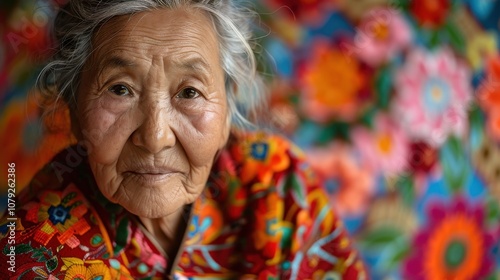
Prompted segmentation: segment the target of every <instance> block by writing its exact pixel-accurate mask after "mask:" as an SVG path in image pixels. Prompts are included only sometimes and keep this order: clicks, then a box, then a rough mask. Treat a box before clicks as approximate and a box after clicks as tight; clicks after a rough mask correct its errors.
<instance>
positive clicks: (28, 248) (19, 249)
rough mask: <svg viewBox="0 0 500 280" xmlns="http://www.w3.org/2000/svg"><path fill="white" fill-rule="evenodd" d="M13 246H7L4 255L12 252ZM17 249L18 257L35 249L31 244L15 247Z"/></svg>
mask: <svg viewBox="0 0 500 280" xmlns="http://www.w3.org/2000/svg"><path fill="white" fill-rule="evenodd" d="M11 246H12V245H10V244H6V245H5V247H4V248H3V250H2V252H3V254H4V255H5V254H8V253H9V252H10V247H11ZM14 248H15V251H16V255H19V254H26V253H29V252H31V251H33V247H31V243H22V244H18V245H16V246H14Z"/></svg>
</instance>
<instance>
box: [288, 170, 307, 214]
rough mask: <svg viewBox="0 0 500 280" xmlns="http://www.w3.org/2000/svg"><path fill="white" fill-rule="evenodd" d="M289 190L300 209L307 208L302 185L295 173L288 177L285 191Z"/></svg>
mask: <svg viewBox="0 0 500 280" xmlns="http://www.w3.org/2000/svg"><path fill="white" fill-rule="evenodd" d="M289 188H290V191H291V194H292V196H293V198H294V199H295V202H296V203H297V204H298V205H300V207H302V208H305V207H307V203H306V197H305V191H304V183H303V182H302V181H301V180H300V178H299V177H298V176H297V175H296V174H295V173H292V175H290V177H288V182H287V189H289Z"/></svg>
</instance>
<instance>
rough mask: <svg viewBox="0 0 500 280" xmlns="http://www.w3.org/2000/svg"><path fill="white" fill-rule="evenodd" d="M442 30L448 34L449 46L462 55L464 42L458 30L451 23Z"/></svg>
mask: <svg viewBox="0 0 500 280" xmlns="http://www.w3.org/2000/svg"><path fill="white" fill-rule="evenodd" d="M444 29H445V30H446V32H447V33H448V37H449V40H450V45H451V46H452V47H453V48H454V49H455V50H457V51H458V52H459V53H461V54H463V53H464V52H465V40H464V37H463V35H462V33H461V32H460V30H458V28H457V27H456V26H455V25H453V24H451V23H447V24H446V25H445V26H444Z"/></svg>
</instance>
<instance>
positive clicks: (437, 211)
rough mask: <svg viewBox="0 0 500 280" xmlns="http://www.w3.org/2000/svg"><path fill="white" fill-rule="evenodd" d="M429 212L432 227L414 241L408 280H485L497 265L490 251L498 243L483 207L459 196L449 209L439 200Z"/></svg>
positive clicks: (406, 271) (406, 268) (407, 265)
mask: <svg viewBox="0 0 500 280" xmlns="http://www.w3.org/2000/svg"><path fill="white" fill-rule="evenodd" d="M427 212H428V215H429V217H428V223H429V224H428V226H427V227H425V228H422V229H421V231H420V232H419V233H417V235H416V236H415V238H414V248H415V250H414V251H413V254H412V255H411V256H409V257H408V258H407V259H406V261H405V263H404V266H403V271H402V272H403V277H404V279H409V280H412V279H415V280H416V279H430V280H441V279H456V280H466V279H485V278H486V276H487V275H489V273H490V271H491V269H492V268H493V266H494V260H493V258H492V257H493V255H492V253H491V252H490V250H491V248H492V245H493V243H494V242H496V241H495V237H493V235H492V234H491V232H490V231H489V229H488V227H487V225H486V221H485V209H484V208H483V206H482V205H471V204H468V203H467V201H466V200H465V199H464V198H462V197H458V198H456V199H455V200H454V201H453V202H452V204H451V205H450V206H448V207H447V206H446V205H443V203H442V202H441V201H436V202H435V203H434V204H430V205H429V208H428V209H427Z"/></svg>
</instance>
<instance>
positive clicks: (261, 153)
mask: <svg viewBox="0 0 500 280" xmlns="http://www.w3.org/2000/svg"><path fill="white" fill-rule="evenodd" d="M244 138H246V139H247V141H246V142H245V143H243V144H242V145H237V146H235V147H234V149H237V150H239V151H235V152H234V154H236V155H237V157H238V158H236V160H237V161H239V162H241V163H242V170H241V181H242V183H243V184H245V183H248V182H250V181H251V180H253V179H254V178H257V180H258V181H259V182H261V184H262V185H264V186H266V185H269V184H270V183H271V179H272V177H273V174H275V173H277V172H281V171H284V170H286V169H287V168H288V167H289V166H290V157H289V155H288V154H287V151H288V149H289V144H288V142H287V141H285V140H284V139H282V138H280V137H277V136H269V135H266V134H263V133H256V134H248V135H246V137H244ZM238 155H239V156H238Z"/></svg>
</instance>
